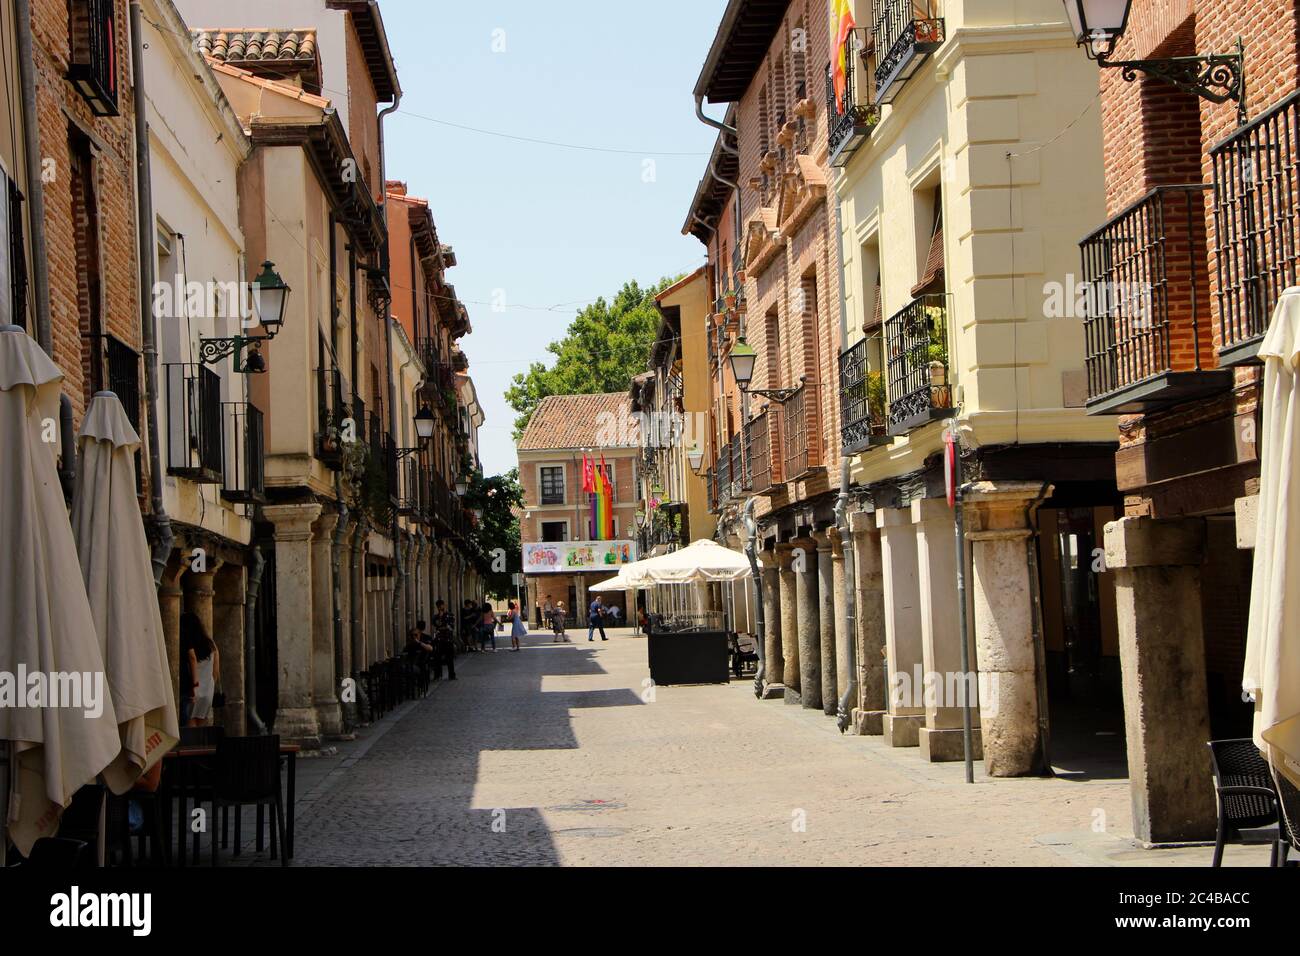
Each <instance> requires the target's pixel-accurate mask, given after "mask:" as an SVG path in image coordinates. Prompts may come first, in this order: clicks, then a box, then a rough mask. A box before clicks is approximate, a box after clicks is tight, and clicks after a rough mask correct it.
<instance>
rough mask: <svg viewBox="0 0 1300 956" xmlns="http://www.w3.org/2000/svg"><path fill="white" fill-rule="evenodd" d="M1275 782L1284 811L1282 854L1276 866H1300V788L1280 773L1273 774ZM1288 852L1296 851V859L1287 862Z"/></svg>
mask: <svg viewBox="0 0 1300 956" xmlns="http://www.w3.org/2000/svg"><path fill="white" fill-rule="evenodd" d="M1273 782H1274V784H1275V785H1276V786H1277V798H1278V802H1279V803H1280V804H1281V809H1282V812H1281V814H1280V817H1281V821H1280V829H1281V831H1282V852H1281V854H1280V856H1279V857H1278V859H1277V860H1276V861H1275V865H1277V866H1300V788H1297V787H1296V785H1295V784H1293V783H1292V782H1291V781H1290V780H1288V779H1287V778H1286V777H1284V776H1283V775H1282V774H1280V773H1275V774H1273ZM1288 850H1294V851H1296V853H1297V857H1296V859H1294V860H1287V851H1288Z"/></svg>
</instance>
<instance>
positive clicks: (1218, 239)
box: [1210, 92, 1300, 367]
mask: <svg viewBox="0 0 1300 956" xmlns="http://www.w3.org/2000/svg"><path fill="white" fill-rule="evenodd" d="M1297 124H1300V92H1296V93H1292V94H1291V95H1290V96H1288V97H1287V98H1286V99H1284V100H1282V102H1280V103H1278V104H1277V105H1276V106H1274V107H1272V108H1271V109H1269V110H1268V111H1267V112H1265V113H1263V114H1261V115H1260V116H1258V117H1257V118H1255V119H1254V120H1252V121H1251V122H1250V123H1248V124H1246V125H1245V126H1243V127H1242V128H1241V129H1239V130H1237V131H1236V132H1235V133H1233V134H1232V135H1231V136H1229V137H1228V138H1227V139H1225V140H1224V141H1223V142H1222V143H1220V144H1219V145H1218V146H1216V147H1214V149H1212V150H1211V151H1210V161H1211V163H1212V164H1213V166H1214V234H1215V247H1214V258H1215V261H1216V262H1217V264H1218V273H1219V291H1218V306H1219V356H1218V357H1219V365H1220V366H1221V367H1228V366H1232V365H1241V364H1243V363H1248V362H1255V361H1258V358H1257V356H1258V354H1259V344H1260V341H1261V340H1262V339H1263V338H1264V333H1265V332H1266V331H1268V322H1269V318H1270V316H1271V315H1272V311H1273V307H1274V306H1275V305H1276V304H1277V300H1278V298H1279V296H1280V295H1281V294H1282V290H1283V289H1285V288H1287V287H1288V286H1292V285H1295V284H1296V272H1297V269H1296V258H1297V250H1298V249H1300V220H1298V219H1297V215H1296V204H1297V201H1300V193H1298V189H1300V183H1297V176H1296V164H1297V162H1300V126H1298V125H1297Z"/></svg>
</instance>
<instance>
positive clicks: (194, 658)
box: [180, 611, 221, 727]
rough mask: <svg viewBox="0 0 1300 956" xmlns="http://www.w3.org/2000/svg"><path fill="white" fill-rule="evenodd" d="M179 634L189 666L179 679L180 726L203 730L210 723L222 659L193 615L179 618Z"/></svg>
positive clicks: (197, 617) (197, 618)
mask: <svg viewBox="0 0 1300 956" xmlns="http://www.w3.org/2000/svg"><path fill="white" fill-rule="evenodd" d="M180 630H181V635H180V636H181V650H182V651H183V652H184V654H185V661H186V662H187V665H188V666H187V667H186V668H185V670H186V673H185V674H182V675H181V676H182V681H181V684H182V687H181V692H182V699H181V714H182V722H183V723H184V724H186V725H187V726H190V727H205V726H207V725H208V724H210V723H211V722H212V700H213V697H214V696H215V694H216V688H217V684H218V683H219V682H220V681H221V655H220V653H219V652H218V651H217V645H216V643H215V642H214V641H213V640H212V638H210V637H208V634H207V631H205V630H204V629H203V623H202V622H201V621H200V620H199V616H198V615H197V614H195V613H194V612H192V611H186V612H185V613H184V614H182V615H181V627H180ZM187 685H188V691H189V693H188V694H186V693H185V691H186V689H187ZM187 700H188V704H189V706H188V707H187V706H186V702H187Z"/></svg>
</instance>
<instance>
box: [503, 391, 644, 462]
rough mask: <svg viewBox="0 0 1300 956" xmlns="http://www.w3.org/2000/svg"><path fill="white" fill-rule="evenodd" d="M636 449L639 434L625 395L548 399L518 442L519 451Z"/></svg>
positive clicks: (553, 397)
mask: <svg viewBox="0 0 1300 956" xmlns="http://www.w3.org/2000/svg"><path fill="white" fill-rule="evenodd" d="M639 446H640V433H639V431H638V429H637V422H636V419H635V418H634V417H633V416H632V408H631V403H630V401H629V399H628V394H627V392H606V393H604V394H598V395H548V396H547V397H546V398H543V399H542V401H541V403H540V404H539V405H538V406H537V409H536V411H534V412H533V417H532V418H530V419H529V420H528V427H527V428H526V429H524V435H523V437H522V438H521V439H520V440H519V450H520V451H537V450H541V449H552V448H594V449H597V450H599V449H602V448H637V447H639Z"/></svg>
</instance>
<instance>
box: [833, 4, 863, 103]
mask: <svg viewBox="0 0 1300 956" xmlns="http://www.w3.org/2000/svg"><path fill="white" fill-rule="evenodd" d="M855 26H857V23H856V22H855V21H854V19H853V4H852V2H851V0H835V6H834V9H833V12H832V14H831V36H833V37H834V38H835V59H834V61H832V62H833V63H834V66H833V67H832V74H831V77H832V80H833V82H834V85H835V110H836V112H838V113H843V112H844V110H845V108H846V107H847V104H846V103H845V102H844V94H845V92H846V91H847V88H848V75H849V73H848V71H849V45H848V44H849V36H850V35H851V34H852V32H853V28H854V27H855Z"/></svg>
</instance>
